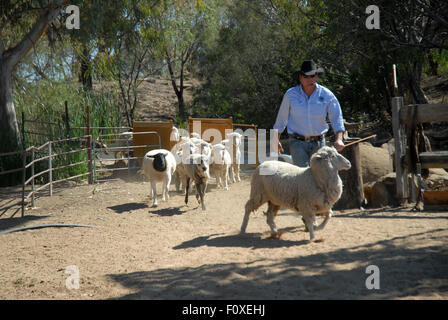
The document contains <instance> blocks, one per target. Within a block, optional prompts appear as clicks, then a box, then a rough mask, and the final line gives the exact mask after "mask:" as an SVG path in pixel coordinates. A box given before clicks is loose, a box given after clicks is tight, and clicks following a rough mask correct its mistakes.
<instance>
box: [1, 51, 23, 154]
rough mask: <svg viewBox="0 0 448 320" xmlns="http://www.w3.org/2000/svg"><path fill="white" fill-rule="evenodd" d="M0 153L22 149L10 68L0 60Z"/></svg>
mask: <svg viewBox="0 0 448 320" xmlns="http://www.w3.org/2000/svg"><path fill="white" fill-rule="evenodd" d="M0 128H1V134H0V137H1V138H0V153H2V152H12V151H17V150H20V149H22V140H21V138H20V130H19V125H18V123H17V116H16V111H15V109H14V101H13V85H12V66H11V65H10V64H9V63H8V62H6V61H4V60H3V59H1V58H0Z"/></svg>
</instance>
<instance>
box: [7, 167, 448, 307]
mask: <svg viewBox="0 0 448 320" xmlns="http://www.w3.org/2000/svg"><path fill="white" fill-rule="evenodd" d="M249 183H250V181H249V176H247V175H246V176H245V177H244V178H243V181H241V182H239V183H236V184H232V185H231V189H230V190H229V191H224V190H218V189H216V186H215V185H214V183H213V182H212V183H211V184H210V189H209V193H207V195H206V204H207V210H206V211H205V212H204V211H202V210H201V208H200V207H198V204H197V201H196V199H195V198H194V197H192V198H190V201H191V202H190V203H189V205H188V206H185V205H184V203H183V200H184V198H183V196H182V195H181V194H179V193H176V192H175V191H174V190H173V186H172V191H171V198H170V199H169V201H168V202H163V201H160V202H159V207H157V208H151V207H150V206H151V200H150V199H149V197H148V194H149V183H148V182H142V181H140V182H139V181H135V182H126V181H111V182H105V183H102V184H98V185H82V186H76V187H72V188H59V189H58V190H56V191H55V194H54V195H53V197H52V198H50V197H47V196H45V197H41V198H39V199H38V200H37V201H36V208H33V209H30V210H27V211H26V216H25V218H19V217H12V218H5V217H2V218H0V231H5V230H10V229H11V228H16V227H23V226H31V225H39V224H51V223H63V224H83V225H92V226H95V228H84V227H77V228H54V227H53V228H43V229H35V230H27V231H21V232H14V233H8V234H3V235H0V252H2V254H1V256H0V274H1V277H0V299H396V298H398V299H447V298H448V275H447V272H446V271H447V270H448V212H424V213H416V212H411V211H410V210H408V209H406V208H397V209H392V208H386V209H384V208H383V209H375V210H365V211H360V210H347V211H336V212H335V216H334V218H333V219H332V220H331V221H330V222H329V224H328V225H327V227H326V228H325V229H324V230H323V231H320V232H318V233H317V237H318V238H320V239H323V242H316V243H309V241H308V239H309V235H308V233H306V232H305V231H304V226H303V224H302V222H301V219H298V218H297V216H295V215H294V214H293V213H292V212H289V211H287V210H283V211H281V212H280V214H279V216H278V217H277V220H276V222H277V225H278V227H279V228H280V229H281V231H286V233H285V234H283V236H282V239H280V240H278V239H271V238H269V237H268V236H269V233H268V230H269V228H268V226H267V224H266V222H265V217H264V215H263V210H265V208H264V207H263V208H262V209H260V210H259V212H258V213H255V214H253V215H252V216H251V219H250V221H249V226H248V229H247V234H246V235H240V234H239V228H240V224H241V221H242V216H243V212H244V204H245V202H246V201H247V199H248V196H249V190H250V184H249ZM4 195H5V194H3V196H4ZM16 216H20V214H16ZM71 265H75V266H76V267H77V269H78V271H79V279H80V280H79V288H78V289H68V288H67V285H66V284H67V278H69V277H72V278H73V277H74V275H73V276H72V275H71V273H69V268H67V267H68V266H71ZM369 265H376V266H378V268H379V271H380V289H379V290H375V289H372V290H368V289H367V288H366V279H367V278H368V276H369V274H367V273H366V268H367V267H368V266H369ZM66 272H67V273H66ZM69 283H71V284H75V282H69Z"/></svg>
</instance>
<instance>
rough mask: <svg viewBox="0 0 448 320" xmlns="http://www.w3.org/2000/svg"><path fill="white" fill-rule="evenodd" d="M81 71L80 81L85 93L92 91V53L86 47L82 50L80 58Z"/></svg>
mask: <svg viewBox="0 0 448 320" xmlns="http://www.w3.org/2000/svg"><path fill="white" fill-rule="evenodd" d="M79 59H80V60H81V61H80V65H81V70H80V73H79V81H80V82H81V83H82V87H83V88H84V90H85V91H90V90H92V87H93V83H92V72H91V70H90V69H91V63H90V53H89V50H87V48H86V47H85V46H84V48H83V50H82V54H81V55H80V56H79Z"/></svg>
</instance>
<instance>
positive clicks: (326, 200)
mask: <svg viewBox="0 0 448 320" xmlns="http://www.w3.org/2000/svg"><path fill="white" fill-rule="evenodd" d="M350 168H351V164H350V161H348V160H347V159H346V158H344V157H343V156H342V155H340V154H339V153H338V152H337V151H336V149H335V148H333V147H327V146H324V147H322V148H320V149H319V150H318V151H317V152H316V153H315V154H313V155H312V156H311V159H310V167H306V168H300V167H297V166H294V165H292V164H289V163H287V162H280V161H266V162H263V163H262V164H261V165H260V166H258V168H257V169H256V170H255V173H254V174H253V176H252V180H251V190H250V199H249V200H248V201H247V203H246V206H245V215H244V219H243V223H242V225H241V233H244V232H245V231H246V227H247V224H248V222H249V215H250V213H251V212H252V211H254V210H256V209H258V208H259V207H260V206H261V205H262V204H264V203H266V202H267V203H268V210H267V212H266V215H267V224H268V225H269V227H270V228H271V231H272V233H273V235H274V236H279V233H278V230H277V227H276V225H275V223H274V219H275V217H276V215H277V212H278V210H279V209H280V208H281V207H286V208H288V209H291V210H294V211H298V212H300V213H301V214H302V217H303V219H304V222H305V225H306V226H307V228H308V231H309V233H310V241H313V240H314V230H316V231H318V230H322V229H323V228H324V227H325V225H326V224H327V222H328V220H329V218H330V217H331V214H332V211H331V208H332V206H333V204H334V203H335V202H336V201H338V200H339V198H340V197H341V194H342V181H341V178H340V177H339V175H338V171H339V170H348V169H350ZM316 215H322V216H324V217H325V219H324V221H323V222H322V223H321V224H320V225H319V226H317V227H316V228H314V225H313V223H314V221H315V218H316Z"/></svg>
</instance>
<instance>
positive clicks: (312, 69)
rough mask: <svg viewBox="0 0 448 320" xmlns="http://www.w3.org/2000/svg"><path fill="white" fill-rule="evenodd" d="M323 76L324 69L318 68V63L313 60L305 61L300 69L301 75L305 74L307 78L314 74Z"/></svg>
mask: <svg viewBox="0 0 448 320" xmlns="http://www.w3.org/2000/svg"><path fill="white" fill-rule="evenodd" d="M316 73H318V74H322V73H324V69H322V68H318V67H317V65H316V63H315V62H314V61H313V60H305V61H303V63H302V66H301V67H300V70H299V74H304V75H307V76H311V75H314V74H316Z"/></svg>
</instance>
